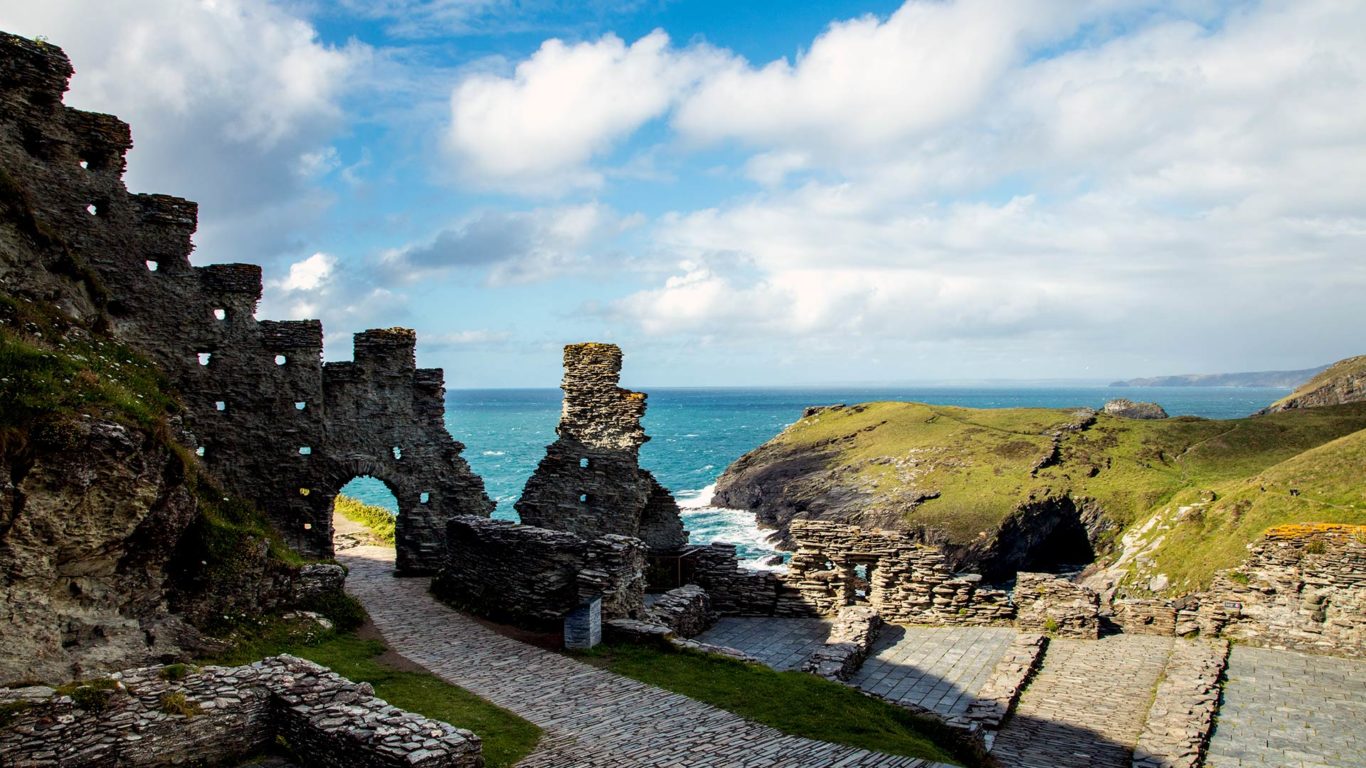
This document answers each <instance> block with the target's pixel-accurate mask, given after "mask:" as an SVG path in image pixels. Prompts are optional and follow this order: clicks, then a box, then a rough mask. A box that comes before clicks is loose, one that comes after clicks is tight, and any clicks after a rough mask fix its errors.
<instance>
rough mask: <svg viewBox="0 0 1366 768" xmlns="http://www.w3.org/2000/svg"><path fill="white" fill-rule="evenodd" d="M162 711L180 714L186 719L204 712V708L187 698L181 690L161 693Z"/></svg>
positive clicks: (169, 713)
mask: <svg viewBox="0 0 1366 768" xmlns="http://www.w3.org/2000/svg"><path fill="white" fill-rule="evenodd" d="M160 704H161V711H162V712H165V713H166V714H168V715H180V716H181V717H184V718H186V719H189V718H192V717H196V716H198V715H202V714H204V710H203V709H201V708H200V707H199V704H197V703H195V702H193V701H190V700H189V699H187V698H185V694H184V693H181V692H180V691H170V692H167V693H163V694H161V702H160Z"/></svg>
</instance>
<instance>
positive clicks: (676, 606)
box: [646, 584, 717, 637]
mask: <svg viewBox="0 0 1366 768" xmlns="http://www.w3.org/2000/svg"><path fill="white" fill-rule="evenodd" d="M646 614H647V615H648V616H649V618H650V619H651V620H652V621H654V622H656V623H658V624H663V625H664V626H666V627H668V628H669V629H670V630H672V631H673V632H674V634H676V635H678V636H680V637H696V636H697V635H700V634H702V633H703V632H706V631H707V630H708V629H711V627H712V625H713V624H715V623H716V619H717V616H716V613H715V612H713V611H712V608H711V597H710V596H709V595H708V594H707V591H706V590H704V589H702V588H701V587H699V586H697V585H696V584H684V585H683V586H681V587H678V588H676V589H671V590H669V591H668V592H665V593H664V594H662V595H658V596H657V597H655V599H654V601H653V602H651V603H650V604H649V606H648V607H647V608H646Z"/></svg>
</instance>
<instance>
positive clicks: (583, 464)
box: [579, 457, 590, 469]
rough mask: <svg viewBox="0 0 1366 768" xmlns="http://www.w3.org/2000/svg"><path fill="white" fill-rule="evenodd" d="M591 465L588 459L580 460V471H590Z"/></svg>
mask: <svg viewBox="0 0 1366 768" xmlns="http://www.w3.org/2000/svg"><path fill="white" fill-rule="evenodd" d="M589 464H590V462H589V461H588V459H587V458H586V457H585V458H582V459H579V469H588V466H589Z"/></svg>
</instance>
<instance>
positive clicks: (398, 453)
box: [391, 445, 403, 460]
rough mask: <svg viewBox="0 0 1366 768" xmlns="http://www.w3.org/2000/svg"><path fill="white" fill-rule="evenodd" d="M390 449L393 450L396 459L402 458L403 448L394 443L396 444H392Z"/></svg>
mask: <svg viewBox="0 0 1366 768" xmlns="http://www.w3.org/2000/svg"><path fill="white" fill-rule="evenodd" d="M391 450H392V451H393V454H394V459H396V460H397V459H401V458H403V449H402V448H399V447H398V446H397V445H396V446H394V447H393V448H392V449H391Z"/></svg>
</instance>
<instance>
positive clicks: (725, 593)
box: [693, 542, 815, 617]
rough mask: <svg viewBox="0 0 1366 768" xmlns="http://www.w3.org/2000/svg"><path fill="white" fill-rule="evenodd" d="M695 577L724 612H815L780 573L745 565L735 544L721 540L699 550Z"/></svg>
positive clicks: (795, 614)
mask: <svg viewBox="0 0 1366 768" xmlns="http://www.w3.org/2000/svg"><path fill="white" fill-rule="evenodd" d="M693 581H695V582H697V584H698V585H699V586H701V587H702V588H703V589H705V590H707V595H708V596H709V597H710V598H711V605H712V609H713V610H715V611H716V612H717V613H720V614H721V615H723V616H788V617H806V616H814V615H815V614H814V613H813V611H812V610H811V608H810V607H809V606H807V605H806V604H805V603H803V602H802V601H801V599H800V597H799V596H798V595H797V594H796V593H795V591H793V590H791V589H785V588H784V586H783V584H782V583H781V582H780V581H779V579H778V574H776V573H774V572H773V571H756V570H751V569H748V568H741V567H740V559H739V558H738V557H737V556H736V554H735V545H734V544H723V543H719V542H718V543H715V544H711V545H709V546H707V547H705V548H703V549H702V550H701V551H700V552H698V553H697V559H696V562H695V567H694V570H693ZM780 598H781V599H780Z"/></svg>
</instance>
